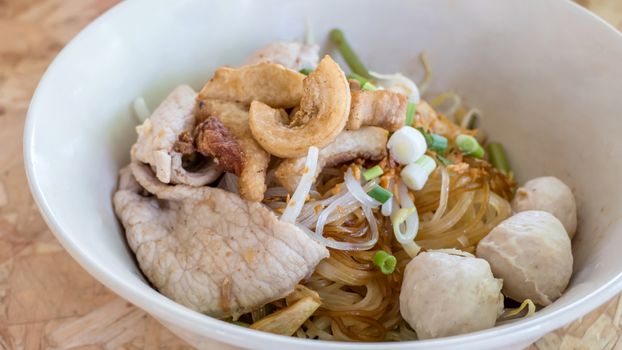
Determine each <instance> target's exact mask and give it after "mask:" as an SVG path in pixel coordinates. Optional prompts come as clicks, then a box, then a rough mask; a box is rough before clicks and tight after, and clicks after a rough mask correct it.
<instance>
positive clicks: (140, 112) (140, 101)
mask: <svg viewBox="0 0 622 350" xmlns="http://www.w3.org/2000/svg"><path fill="white" fill-rule="evenodd" d="M132 106H133V107H134V116H135V117H136V119H138V121H139V122H140V123H142V122H144V121H145V120H147V119H149V117H150V116H151V112H150V111H149V107H147V103H146V102H145V99H144V98H142V97H138V98H137V99H135V100H134V103H133V104H132Z"/></svg>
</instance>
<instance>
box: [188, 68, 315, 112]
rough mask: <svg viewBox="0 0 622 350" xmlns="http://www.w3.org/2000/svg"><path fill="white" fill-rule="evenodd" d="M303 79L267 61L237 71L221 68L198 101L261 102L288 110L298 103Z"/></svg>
mask: <svg viewBox="0 0 622 350" xmlns="http://www.w3.org/2000/svg"><path fill="white" fill-rule="evenodd" d="M304 78H305V76H304V74H300V73H298V72H297V71H294V70H291V69H289V68H285V67H283V66H282V65H280V64H276V63H270V62H264V63H258V64H254V65H250V66H243V67H240V68H231V67H220V68H218V69H217V70H216V72H215V73H214V76H213V77H212V79H210V80H209V81H208V82H207V84H205V86H203V89H201V91H200V92H199V97H198V98H199V100H223V101H231V102H241V103H244V104H250V103H251V102H253V101H261V102H263V103H265V104H267V105H268V106H271V107H274V108H291V107H295V106H297V105H298V104H299V103H300V99H301V98H302V94H303V90H302V81H303V80H304Z"/></svg>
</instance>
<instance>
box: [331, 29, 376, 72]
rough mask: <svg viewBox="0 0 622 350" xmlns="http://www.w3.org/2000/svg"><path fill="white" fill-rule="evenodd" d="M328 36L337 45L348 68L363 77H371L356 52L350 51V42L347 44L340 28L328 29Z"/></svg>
mask: <svg viewBox="0 0 622 350" xmlns="http://www.w3.org/2000/svg"><path fill="white" fill-rule="evenodd" d="M330 38H331V39H332V41H333V42H334V43H335V45H337V49H338V50H339V53H341V56H342V57H343V59H344V60H345V61H346V63H347V64H348V66H349V67H350V70H352V71H353V72H354V73H356V74H358V75H360V76H362V77H363V78H365V79H371V76H370V75H369V71H368V70H367V67H365V65H364V64H363V62H361V60H360V59H359V58H358V56H357V55H356V53H354V51H352V47H350V44H348V41H347V40H346V37H345V36H344V35H343V32H342V31H341V30H340V29H333V30H331V31H330Z"/></svg>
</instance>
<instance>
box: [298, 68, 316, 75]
mask: <svg viewBox="0 0 622 350" xmlns="http://www.w3.org/2000/svg"><path fill="white" fill-rule="evenodd" d="M299 72H300V73H302V74H304V75H309V73H311V72H313V69H311V68H303V69H301V70H299Z"/></svg>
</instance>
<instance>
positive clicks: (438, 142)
mask: <svg viewBox="0 0 622 350" xmlns="http://www.w3.org/2000/svg"><path fill="white" fill-rule="evenodd" d="M417 130H419V131H420V132H421V133H422V134H423V137H425V142H426V143H427V145H428V149H430V150H432V151H434V152H436V153H437V154H440V155H443V154H445V151H447V147H448V144H449V142H448V141H447V138H446V137H445V136H442V135H439V134H433V133H429V132H427V131H425V130H423V128H422V127H418V128H417Z"/></svg>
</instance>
